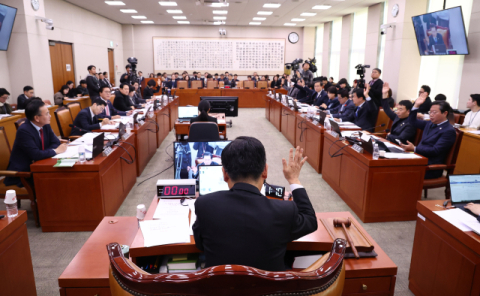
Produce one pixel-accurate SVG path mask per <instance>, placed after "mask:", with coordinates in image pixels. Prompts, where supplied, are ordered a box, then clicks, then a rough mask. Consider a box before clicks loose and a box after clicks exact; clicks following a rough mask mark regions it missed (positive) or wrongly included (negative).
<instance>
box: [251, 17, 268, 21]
mask: <svg viewBox="0 0 480 296" xmlns="http://www.w3.org/2000/svg"><path fill="white" fill-rule="evenodd" d="M266 19H267V18H266V17H254V18H253V20H254V21H264V20H266Z"/></svg>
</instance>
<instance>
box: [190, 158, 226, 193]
mask: <svg viewBox="0 0 480 296" xmlns="http://www.w3.org/2000/svg"><path fill="white" fill-rule="evenodd" d="M197 168H198V170H199V171H198V192H199V194H200V196H202V195H205V194H209V193H213V192H217V191H222V190H229V188H228V184H227V182H225V181H224V180H223V172H222V166H221V165H211V166H205V165H201V166H198V167H197Z"/></svg>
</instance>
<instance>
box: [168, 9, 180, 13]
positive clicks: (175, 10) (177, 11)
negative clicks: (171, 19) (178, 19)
mask: <svg viewBox="0 0 480 296" xmlns="http://www.w3.org/2000/svg"><path fill="white" fill-rule="evenodd" d="M167 12H168V13H183V12H182V11H181V10H180V9H167Z"/></svg>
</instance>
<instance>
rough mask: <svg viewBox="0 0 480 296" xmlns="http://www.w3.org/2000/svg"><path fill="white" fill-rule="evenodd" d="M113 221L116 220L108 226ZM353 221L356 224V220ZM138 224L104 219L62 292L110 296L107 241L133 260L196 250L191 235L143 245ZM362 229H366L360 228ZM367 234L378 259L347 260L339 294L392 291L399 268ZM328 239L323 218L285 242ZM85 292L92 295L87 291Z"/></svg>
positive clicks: (318, 245) (305, 244)
mask: <svg viewBox="0 0 480 296" xmlns="http://www.w3.org/2000/svg"><path fill="white" fill-rule="evenodd" d="M285 202H290V201H285ZM157 204H158V199H157V197H154V199H153V201H152V203H151V205H150V207H149V209H148V212H147V215H146V219H152V217H153V213H154V211H155V208H156V206H157ZM316 215H317V218H319V219H320V218H329V217H350V218H351V219H353V220H354V222H356V220H355V218H354V217H353V216H352V215H351V214H350V213H348V212H339V213H317V214H316ZM111 220H114V221H117V222H116V223H115V224H109V221H111ZM356 224H357V225H360V224H359V223H358V222H356ZM137 225H138V224H137V220H136V219H135V218H134V217H105V219H104V220H103V221H102V223H100V225H99V226H98V228H97V229H96V230H95V231H94V232H93V234H92V236H91V237H90V238H89V239H88V241H87V242H86V243H85V245H84V246H83V247H82V249H81V250H80V251H79V253H78V254H77V256H76V257H75V258H74V259H73V260H72V262H71V263H70V265H69V266H68V267H67V268H66V269H65V271H64V272H63V274H62V275H61V276H60V278H59V280H58V282H59V287H60V295H62V296H69V295H90V294H91V295H94V294H96V293H97V294H98V295H102V296H106V295H110V293H109V283H108V268H109V261H108V255H107V250H106V245H107V244H108V243H111V242H118V243H120V244H126V245H129V246H130V257H131V258H132V260H133V261H134V262H135V261H136V260H137V258H139V257H143V256H156V255H167V254H182V253H199V252H200V251H199V250H198V249H197V247H196V246H195V242H194V239H193V236H191V237H190V243H188V244H174V245H164V246H156V247H151V248H145V247H143V236H142V233H141V231H140V230H139V229H138V226H137ZM360 229H361V230H362V231H364V232H365V230H364V229H363V228H362V227H361V226H360ZM365 233H366V232H365ZM366 236H367V237H368V239H369V240H371V241H372V242H373V245H374V246H375V252H376V253H377V254H378V256H377V257H376V258H361V259H358V260H357V259H346V260H345V267H346V280H345V288H344V290H343V295H360V294H361V295H369V296H372V295H375V296H380V295H393V294H394V289H395V280H396V274H397V266H396V265H395V264H394V263H393V262H392V260H391V259H390V258H389V257H388V256H387V254H385V252H384V251H383V250H382V249H381V248H380V247H379V245H378V244H377V243H376V242H375V241H374V240H373V239H372V238H371V237H370V236H369V235H368V234H367V233H366ZM332 243H333V239H332V238H331V237H330V235H329V234H328V232H327V230H326V229H325V227H324V226H323V224H322V222H320V221H318V229H317V231H315V232H313V233H311V234H309V235H307V236H305V237H303V238H301V239H299V240H297V241H294V242H292V243H290V244H288V246H287V249H288V250H304V251H325V252H328V251H330V249H331V247H332ZM82 291H84V293H82ZM87 292H88V293H90V294H87ZM69 293H72V294H69ZM73 293H76V294H73Z"/></svg>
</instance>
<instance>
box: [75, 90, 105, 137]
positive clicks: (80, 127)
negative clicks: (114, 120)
mask: <svg viewBox="0 0 480 296" xmlns="http://www.w3.org/2000/svg"><path fill="white" fill-rule="evenodd" d="M106 106H107V103H105V101H104V100H102V99H100V98H97V99H95V100H94V101H93V104H92V106H90V107H87V108H85V109H83V110H82V111H80V112H78V114H77V117H75V120H74V121H73V128H72V132H71V133H70V135H71V136H81V135H84V134H86V133H88V132H91V131H93V130H99V129H100V128H101V126H102V125H107V124H110V121H109V120H108V118H104V119H103V121H102V122H101V123H100V121H98V117H97V115H98V114H100V113H102V112H103V110H104V109H105V107H106Z"/></svg>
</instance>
